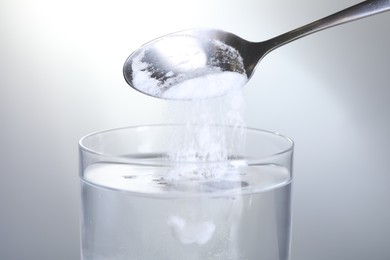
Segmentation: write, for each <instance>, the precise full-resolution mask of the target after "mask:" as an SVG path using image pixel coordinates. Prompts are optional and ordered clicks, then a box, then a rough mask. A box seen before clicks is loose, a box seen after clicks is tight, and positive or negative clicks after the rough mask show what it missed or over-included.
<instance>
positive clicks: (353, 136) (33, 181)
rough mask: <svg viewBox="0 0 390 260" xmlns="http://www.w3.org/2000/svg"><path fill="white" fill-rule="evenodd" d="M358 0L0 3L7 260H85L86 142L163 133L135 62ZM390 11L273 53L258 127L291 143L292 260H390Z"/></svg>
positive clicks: (260, 90) (251, 96) (266, 66)
mask: <svg viewBox="0 0 390 260" xmlns="http://www.w3.org/2000/svg"><path fill="white" fill-rule="evenodd" d="M355 3H357V1H355V0H338V1H335V0H333V1H307V0H295V1H287V0H282V1H264V0H240V1H223V0H217V1H210V0H197V1H195V0H194V1H173V0H165V1H157V0H156V1H147V0H142V1H141V0H139V1H129V0H128V1H119V0H113V1H98V0H95V1H92V0H91V1H83V0H77V1H76V0H67V1H65V0H64V1H53V0H36V1H28V0H26V1H23V0H0V124H1V125H0V165H1V170H0V173H1V174H0V259H2V260H24V259H26V260H27V259H29V260H71V259H79V226H78V214H79V180H78V150H77V149H78V148H77V143H78V140H79V139H80V138H81V137H82V136H83V135H85V134H88V133H90V132H94V131H98V130H104V129H108V128H114V127H122V126H128V125H135V124H144V123H161V122H166V121H167V118H168V117H165V116H164V109H166V106H167V104H166V103H167V102H165V101H162V100H157V99H153V98H150V97H147V96H144V95H142V94H139V93H137V92H136V91H133V90H132V89H130V88H129V87H128V86H127V84H126V83H125V81H124V79H123V77H122V65H123V62H124V61H125V59H126V58H127V56H128V55H129V54H130V53H131V52H132V51H133V50H135V49H136V48H138V47H139V46H140V45H142V44H143V43H145V42H147V41H149V40H151V39H153V38H156V37H158V36H161V35H164V34H167V33H170V32H174V31H178V30H183V29H188V28H194V27H215V28H220V29H224V30H227V31H231V32H233V33H235V34H237V35H239V36H241V37H243V38H246V39H248V40H252V41H261V40H266V39H268V38H271V37H273V36H276V35H278V34H281V33H283V32H286V31H288V30H290V29H293V28H295V27H298V26H301V25H303V24H305V23H308V22H311V21H313V20H316V19H318V18H321V17H323V16H326V15H328V14H330V13H333V12H335V11H338V10H340V9H342V8H344V7H347V6H350V5H353V4H355ZM389 25H390V12H389V13H384V14H381V15H378V16H375V17H370V18H367V19H365V20H360V21H356V22H354V23H350V24H346V25H343V26H339V27H337V28H333V29H330V30H326V31H323V32H321V33H317V34H315V35H311V36H309V37H306V38H303V39H301V40H299V41H296V42H293V43H291V44H289V45H286V46H284V47H282V48H280V49H278V50H276V51H274V52H273V53H271V54H269V56H267V57H266V58H265V59H264V60H263V62H262V63H261V64H260V65H259V66H258V68H257V71H256V73H255V75H254V76H253V78H252V80H251V81H250V83H249V84H248V85H247V86H246V87H245V95H246V100H247V102H246V106H247V112H246V117H247V122H248V125H250V126H254V127H260V128H264V129H268V130H273V131H277V132H281V133H283V134H285V135H288V136H290V137H291V138H293V139H294V140H295V143H296V152H295V168H294V169H295V184H294V185H295V186H294V192H293V195H294V196H293V203H294V204H293V207H294V219H293V240H292V260H314V259H315V260H329V259H332V260H349V259H351V260H352V259H353V260H367V259H373V260H388V259H390V200H389V198H390V189H389V183H390V172H389V162H390V152H389V147H390V138H389V133H390V118H389V111H390V102H389V101H390V88H389V87H390V86H389V79H390V69H389V68H390V47H389V46H390V30H389Z"/></svg>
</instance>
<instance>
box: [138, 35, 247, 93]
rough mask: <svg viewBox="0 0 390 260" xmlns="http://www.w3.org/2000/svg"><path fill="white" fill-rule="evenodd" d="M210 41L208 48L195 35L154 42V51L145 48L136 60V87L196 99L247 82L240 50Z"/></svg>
mask: <svg viewBox="0 0 390 260" xmlns="http://www.w3.org/2000/svg"><path fill="white" fill-rule="evenodd" d="M207 43H208V46H207V48H204V46H202V45H201V43H200V42H199V39H197V38H196V37H194V36H188V35H187V36H173V37H172V36H171V37H167V38H166V39H162V40H159V41H157V42H156V43H154V44H153V48H154V49H153V51H150V49H149V48H147V47H145V48H144V49H143V50H142V51H140V52H139V53H138V54H135V55H134V58H133V61H132V85H133V87H135V88H136V89H138V90H139V91H141V92H143V93H145V94H148V95H151V96H155V97H160V98H165V99H178V100H193V99H203V98H210V97H216V96H222V95H225V94H226V93H227V92H229V91H230V90H232V89H235V88H239V87H241V86H243V85H245V83H246V82H247V81H248V78H247V76H246V74H245V69H244V63H243V59H242V57H241V55H240V54H239V52H238V51H237V50H236V49H234V48H233V47H231V46H229V45H227V44H225V43H223V42H221V41H218V40H209V41H208V42H207ZM204 49H206V51H208V50H209V49H211V50H212V51H211V52H210V53H206V52H205V50H204ZM156 50H158V51H156ZM157 55H160V56H158V57H156V56H157Z"/></svg>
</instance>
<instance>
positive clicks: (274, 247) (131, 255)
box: [79, 125, 294, 260]
mask: <svg viewBox="0 0 390 260" xmlns="http://www.w3.org/2000/svg"><path fill="white" fill-rule="evenodd" d="M188 127H189V126H187V125H146V126H134V127H127V128H121V129H113V130H108V131H103V132H98V133H93V134H90V135H87V136H85V137H84V138H82V139H81V140H80V143H79V149H80V180H81V197H82V203H81V259H82V260H92V259H93V260H114V259H115V260H121V259H123V260H287V259H289V251H290V233H291V231H290V230H291V198H290V196H291V183H292V163H293V148H294V145H293V142H292V140H291V139H289V138H287V137H285V136H282V135H280V134H277V133H273V132H269V131H264V130H259V129H254V128H243V129H239V130H237V129H236V128H234V127H230V126H213V128H215V129H217V130H218V131H222V132H223V133H224V135H223V138H225V139H224V140H222V139H221V142H226V144H228V146H229V147H230V145H232V144H233V145H235V146H238V147H239V149H236V150H234V149H228V153H227V155H226V159H224V160H207V159H205V158H203V159H202V160H192V159H191V160H176V159H177V157H174V156H172V153H173V154H174V152H175V149H177V145H178V144H181V143H183V142H187V141H188V140H186V139H185V138H187V137H186V133H188ZM237 131H239V135H240V138H237ZM232 140H233V141H232ZM229 141H232V142H230V143H229ZM237 142H240V143H237ZM195 154H196V153H195ZM175 158H176V159H175Z"/></svg>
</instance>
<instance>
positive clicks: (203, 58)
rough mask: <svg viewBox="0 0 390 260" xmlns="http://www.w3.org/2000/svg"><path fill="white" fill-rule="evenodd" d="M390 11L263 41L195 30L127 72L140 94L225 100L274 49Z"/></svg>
mask: <svg viewBox="0 0 390 260" xmlns="http://www.w3.org/2000/svg"><path fill="white" fill-rule="evenodd" d="M389 10H390V0H368V1H364V2H361V3H359V4H356V5H354V6H351V7H349V8H346V9H344V10H342V11H339V12H337V13H335V14H332V15H330V16H327V17H325V18H323V19H320V20H318V21H315V22H312V23H309V24H307V25H305V26H302V27H300V28H298V29H295V30H292V31H290V32H287V33H284V34H282V35H279V36H277V37H274V38H272V39H269V40H266V41H263V42H249V41H246V40H244V39H242V38H240V37H238V36H236V35H234V34H232V33H229V32H225V31H222V30H215V29H194V30H187V31H182V32H177V33H173V34H169V35H166V36H163V37H161V38H158V39H155V40H153V41H151V42H149V43H147V44H145V45H143V46H142V47H141V48H139V49H138V50H136V51H135V52H134V53H132V54H131V55H130V56H129V57H128V58H127V60H126V62H125V64H124V67H123V74H124V77H125V79H126V81H127V83H128V84H129V85H130V86H131V87H133V88H134V89H136V90H138V91H140V92H142V93H144V94H147V95H149V96H154V97H158V98H163V99H183V100H186V99H194V98H208V97H214V96H220V95H224V94H225V93H226V92H228V91H229V90H230V89H231V88H234V87H237V86H238V87H241V86H243V85H245V84H246V82H247V81H248V80H249V79H250V78H251V76H252V75H253V73H254V71H255V68H256V66H257V64H258V63H259V61H260V60H261V59H262V58H264V56H266V55H267V54H268V53H269V52H271V51H272V50H274V49H276V48H278V47H280V46H282V45H284V44H287V43H289V42H292V41H294V40H297V39H299V38H302V37H304V36H307V35H309V34H312V33H315V32H318V31H321V30H324V29H327V28H330V27H333V26H336V25H340V24H343V23H347V22H351V21H354V20H357V19H360V18H364V17H367V16H371V15H375V14H378V13H381V12H385V11H389Z"/></svg>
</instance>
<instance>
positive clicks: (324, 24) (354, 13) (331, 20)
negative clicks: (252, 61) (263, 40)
mask: <svg viewBox="0 0 390 260" xmlns="http://www.w3.org/2000/svg"><path fill="white" fill-rule="evenodd" d="M389 10H390V0H368V1H364V2H361V3H359V4H356V5H354V6H351V7H348V8H346V9H344V10H341V11H339V12H337V13H334V14H332V15H329V16H327V17H324V18H322V19H320V20H318V21H315V22H312V23H309V24H307V25H304V26H302V27H300V28H297V29H295V30H292V31H290V32H287V33H284V34H282V35H279V36H276V37H275V38H272V39H270V40H268V41H267V42H268V44H269V46H270V50H269V51H271V50H274V49H276V48H278V47H280V46H282V45H284V44H286V43H289V42H292V41H294V40H296V39H299V38H302V37H304V36H307V35H309V34H312V33H315V32H318V31H321V30H324V29H327V28H330V27H333V26H336V25H340V24H343V23H347V22H351V21H354V20H357V19H361V18H364V17H367V16H371V15H374V14H378V13H381V12H385V11H389Z"/></svg>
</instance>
